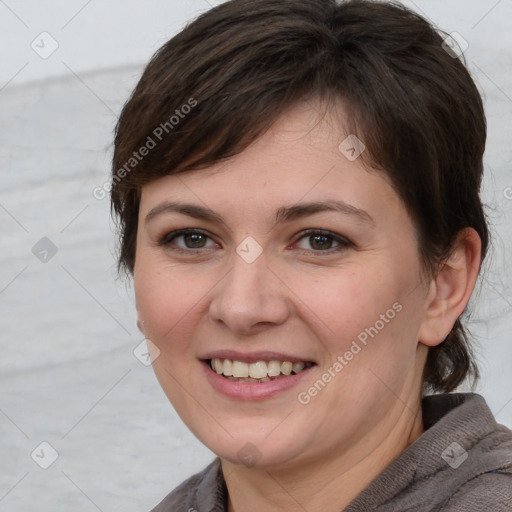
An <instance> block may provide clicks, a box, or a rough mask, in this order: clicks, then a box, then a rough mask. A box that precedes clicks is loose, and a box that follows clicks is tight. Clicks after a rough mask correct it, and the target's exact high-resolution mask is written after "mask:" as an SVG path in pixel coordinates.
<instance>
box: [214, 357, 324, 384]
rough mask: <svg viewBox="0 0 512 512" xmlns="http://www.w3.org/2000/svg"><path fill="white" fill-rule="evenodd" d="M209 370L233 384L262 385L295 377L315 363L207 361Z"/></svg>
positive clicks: (216, 359)
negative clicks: (250, 383)
mask: <svg viewBox="0 0 512 512" xmlns="http://www.w3.org/2000/svg"><path fill="white" fill-rule="evenodd" d="M206 362H207V363H208V365H209V366H210V368H211V369H212V370H213V371H215V372H216V373H217V374H218V375H221V376H223V377H225V378H226V379H228V380H231V381H235V382H252V383H262V382H270V381H271V380H276V379H281V378H284V377H289V376H290V375H292V374H293V375H296V374H298V373H300V372H302V371H303V370H306V369H307V368H310V367H311V366H313V365H314V364H315V363H313V362H311V361H304V362H302V361H301V362H295V363H292V362H291V361H256V362H254V363H246V362H244V361H235V360H232V359H218V358H215V359H208V360H207V361H206Z"/></svg>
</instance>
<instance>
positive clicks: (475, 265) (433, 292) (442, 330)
mask: <svg viewBox="0 0 512 512" xmlns="http://www.w3.org/2000/svg"><path fill="white" fill-rule="evenodd" d="M480 263H481V241H480V237H479V236H478V233H477V232H476V231H475V230H474V229H473V228H465V229H463V230H462V231H461V232H460V233H459V234H458V236H457V239H456V240H455V243H454V245H453V249H452V252H451V254H450V256H449V257H448V258H447V259H446V260H445V261H444V262H443V263H442V264H441V266H440V268H439V270H438V272H437V274H436V275H435V276H434V277H433V278H432V281H431V285H430V290H429V294H428V299H427V301H428V302H427V308H426V311H425V317H424V319H423V322H422V325H421V327H420V331H419V341H420V342H421V343H423V344H424V345H428V346H431V347H433V346H436V345H439V344H440V343H442V342H443V340H444V339H446V337H447V336H448V334H449V333H450V331H451V329H452V327H453V325H454V324H455V322H456V320H457V319H458V318H459V316H460V315H461V314H462V312H463V311H464V308H465V307H466V305H467V303H468V302H469V299H470V297H471V294H472V293H473V289H474V287H475V283H476V279H477V277H478V273H479V270H480Z"/></svg>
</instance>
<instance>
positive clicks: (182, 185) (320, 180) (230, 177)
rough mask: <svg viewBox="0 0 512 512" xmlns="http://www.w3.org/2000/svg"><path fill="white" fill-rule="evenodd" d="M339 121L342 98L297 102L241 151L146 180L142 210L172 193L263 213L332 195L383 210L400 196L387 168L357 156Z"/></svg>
mask: <svg viewBox="0 0 512 512" xmlns="http://www.w3.org/2000/svg"><path fill="white" fill-rule="evenodd" d="M343 121H344V109H343V105H342V103H339V104H337V105H335V108H334V109H333V108H329V107H328V106H327V105H325V104H322V103H320V102H319V101H318V100H308V101H304V102H301V103H300V104H298V105H296V106H295V107H294V108H291V109H290V110H288V111H287V112H286V113H285V114H283V115H282V116H281V117H280V118H279V119H278V120H277V122H276V123H275V124H274V125H273V126H272V127H271V128H270V129H269V130H268V131H267V132H266V133H265V134H263V135H262V136H261V137H260V138H258V139H257V140H255V141H254V142H253V143H252V144H251V145H250V146H249V147H247V148H246V149H245V150H244V151H242V152H241V153H239V154H238V155H235V156H233V157H231V158H229V159H227V160H224V161H221V162H218V163H216V164H214V165H212V166H211V167H208V168H205V169H200V170H192V171H187V172H182V173H179V174H176V175H169V176H166V177H164V178H160V179H158V180H156V181H153V182H150V183H149V184H147V185H146V186H144V187H143V190H142V197H141V214H143V215H147V213H148V212H149V210H150V209H152V208H154V207H155V205H156V204H158V203H161V202H164V201H175V200H186V201H187V202H188V203H190V202H194V203H198V204H202V205H203V206H205V205H208V207H210V208H212V209H220V210H224V211H228V210H231V212H230V213H231V214H234V212H233V211H232V210H233V208H237V209H238V210H237V211H238V212H240V210H241V209H242V210H243V211H244V212H251V211H252V212H254V213H255V214H259V215H260V216H261V215H263V213H264V212H267V210H268V209H272V210H276V209H277V208H279V207H281V206H283V205H284V204H287V205H290V204H296V203H298V202H301V201H304V202H305V201H327V200H332V201H344V202H346V203H348V204H351V205H353V206H354V207H355V208H360V209H368V208H370V210H373V211H374V212H375V214H379V213H380V214H382V211H380V212H379V210H383V209H384V210H385V209H386V208H393V207H394V206H395V205H396V203H397V200H398V202H400V203H401V201H400V198H398V196H397V194H396V193H395V192H394V189H393V188H392V187H391V186H390V184H389V180H388V177H387V175H386V173H385V172H383V171H375V170H372V171H370V170H369V169H368V168H367V167H366V166H365V165H364V163H363V160H362V158H361V156H359V157H357V154H358V153H360V152H361V151H363V152H364V142H363V141H359V139H357V138H356V137H355V136H354V135H351V134H349V133H347V131H346V129H345V128H344V126H345V123H344V122H343ZM354 155H355V157H354Z"/></svg>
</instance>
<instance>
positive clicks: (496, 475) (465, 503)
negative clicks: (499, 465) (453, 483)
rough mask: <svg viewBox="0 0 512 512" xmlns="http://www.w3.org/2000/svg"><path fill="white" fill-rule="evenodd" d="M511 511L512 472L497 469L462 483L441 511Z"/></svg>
mask: <svg viewBox="0 0 512 512" xmlns="http://www.w3.org/2000/svg"><path fill="white" fill-rule="evenodd" d="M482 510H489V511H491V510H492V512H510V511H511V510H512V472H511V470H510V468H509V470H508V471H507V470H505V472H501V471H495V472H492V473H485V474H482V475H479V476H477V477H475V478H473V479H472V480H470V481H469V482H467V483H465V484H464V485H462V486H461V487H460V488H459V489H458V490H457V492H456V493H455V494H454V495H453V496H452V497H451V498H450V499H449V500H448V501H446V502H445V504H444V506H443V507H442V508H441V509H440V512H452V511H453V512H458V511H461V512H462V511H464V512H473V511H474V512H480V511H482Z"/></svg>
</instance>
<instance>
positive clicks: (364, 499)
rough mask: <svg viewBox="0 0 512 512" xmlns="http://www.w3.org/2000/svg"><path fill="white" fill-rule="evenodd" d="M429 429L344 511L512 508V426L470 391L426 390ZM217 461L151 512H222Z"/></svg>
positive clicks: (223, 493)
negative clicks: (431, 392)
mask: <svg viewBox="0 0 512 512" xmlns="http://www.w3.org/2000/svg"><path fill="white" fill-rule="evenodd" d="M422 410H423V423H424V427H425V432H424V433H423V434H422V435H421V436H420V437H419V438H418V439H417V440H416V441H415V442H414V443H412V444H411V445H410V446H409V447H407V448H406V449H405V450H404V451H403V452H402V453H400V455H398V456H397V457H396V459H395V460H393V461H392V462H391V464H389V466H388V467H387V468H385V469H384V470H383V471H382V473H381V474H380V475H379V476H377V478H375V480H373V481H372V482H371V483H370V484H369V485H368V486H367V487H366V488H365V489H364V490H363V491H362V492H361V493H360V494H359V495H358V496H357V497H356V498H355V499H354V500H353V501H352V503H350V505H349V506H348V507H347V508H345V509H344V510H343V511H341V510H340V512H364V511H378V512H405V511H407V512H512V431H510V430H509V429H508V428H506V427H504V426H502V425H499V424H498V423H496V420H495V419H494V416H493V415H492V413H491V411H490V409H489V407H488V406H487V404H486V403H485V400H484V399H483V398H482V397H481V396H480V395H477V394H473V393H452V394H443V395H432V396H428V397H425V398H424V399H423V402H422ZM226 510H227V489H226V484H225V481H224V478H223V475H222V470H221V466H220V460H219V459H215V460H214V461H213V462H212V463H211V464H210V465H209V466H208V467H206V468H205V469H204V470H203V471H201V472H200V473H198V474H196V475H194V476H192V477H190V478H189V479H188V480H186V481H185V482H183V483H182V484H181V485H180V486H178V487H177V488H176V489H175V490H174V491H172V492H171V493H170V494H169V495H168V496H167V497H166V498H165V499H164V500H163V501H162V502H161V503H160V504H159V505H158V506H157V507H156V508H154V509H153V510H152V512H225V511H226Z"/></svg>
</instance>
